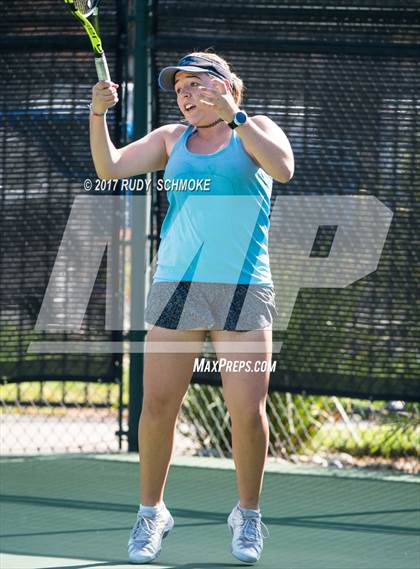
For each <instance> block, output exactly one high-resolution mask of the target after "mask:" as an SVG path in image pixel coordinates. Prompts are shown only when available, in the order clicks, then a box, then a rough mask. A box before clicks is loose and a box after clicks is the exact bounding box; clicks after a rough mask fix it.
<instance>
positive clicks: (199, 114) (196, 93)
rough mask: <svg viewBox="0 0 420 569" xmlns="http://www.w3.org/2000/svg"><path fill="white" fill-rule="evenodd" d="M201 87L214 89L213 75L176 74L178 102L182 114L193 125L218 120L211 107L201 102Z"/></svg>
mask: <svg viewBox="0 0 420 569" xmlns="http://www.w3.org/2000/svg"><path fill="white" fill-rule="evenodd" d="M200 85H202V86H204V87H211V88H214V83H213V81H212V79H211V75H209V74H208V73H205V72H203V73H197V72H192V71H178V72H177V73H176V74H175V86H174V88H175V93H176V100H177V103H178V106H179V108H180V110H181V112H182V114H183V115H184V117H185V118H186V119H187V120H188V122H190V123H191V124H199V123H200V122H203V119H204V120H208V121H212V120H214V119H215V118H217V114H216V113H215V111H213V110H212V108H211V107H210V106H209V105H206V104H205V103H202V102H200V98H201V92H200V91H201V90H200V89H199V86H200Z"/></svg>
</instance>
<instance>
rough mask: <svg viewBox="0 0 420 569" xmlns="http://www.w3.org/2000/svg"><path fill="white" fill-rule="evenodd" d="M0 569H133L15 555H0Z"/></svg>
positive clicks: (160, 568) (155, 567) (161, 568)
mask: <svg viewBox="0 0 420 569" xmlns="http://www.w3.org/2000/svg"><path fill="white" fill-rule="evenodd" d="M0 567H1V569H44V568H45V569H46V568H47V567H91V568H92V569H102V567H103V568H106V567H109V568H110V569H133V567H135V565H132V564H131V563H127V564H123V565H114V563H113V562H109V563H107V562H106V561H103V560H102V561H101V560H97V561H95V560H94V559H71V558H67V557H41V556H36V555H16V554H12V553H0ZM171 567H173V565H155V564H153V569H171Z"/></svg>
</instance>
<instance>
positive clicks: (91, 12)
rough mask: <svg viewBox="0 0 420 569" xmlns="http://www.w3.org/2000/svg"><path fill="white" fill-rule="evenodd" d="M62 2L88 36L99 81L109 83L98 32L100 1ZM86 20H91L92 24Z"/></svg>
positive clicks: (76, 0)
mask: <svg viewBox="0 0 420 569" xmlns="http://www.w3.org/2000/svg"><path fill="white" fill-rule="evenodd" d="M64 2H65V3H66V4H67V6H68V7H69V8H70V10H71V12H72V14H73V16H74V17H75V18H77V19H78V20H79V21H80V22H81V24H82V26H83V27H84V28H85V31H86V33H87V35H88V36H89V39H90V43H91V44H92V48H93V52H94V54H95V65H96V73H97V74H98V79H99V81H111V76H110V74H109V69H108V64H107V62H106V57H105V53H104V50H103V49H102V42H101V38H100V37H99V31H98V30H99V28H98V5H99V2H100V0H64ZM88 18H91V19H92V22H90V21H89V20H88Z"/></svg>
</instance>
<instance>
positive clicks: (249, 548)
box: [228, 504, 270, 563]
mask: <svg viewBox="0 0 420 569" xmlns="http://www.w3.org/2000/svg"><path fill="white" fill-rule="evenodd" d="M238 506H239V504H237V505H236V506H235V507H234V508H233V510H232V512H231V513H230V514H229V517H228V526H229V529H230V531H231V534H232V549H231V551H232V555H233V556H234V557H236V559H239V561H243V562H244V563H256V562H257V561H258V560H259V559H260V557H261V553H262V550H263V540H264V538H266V537H269V535H270V534H269V532H268V528H267V526H266V525H265V524H264V523H263V522H262V521H261V514H260V513H259V512H256V511H255V510H248V511H247V510H245V511H243V510H240V509H239V507H238ZM263 530H265V534H264V533H263Z"/></svg>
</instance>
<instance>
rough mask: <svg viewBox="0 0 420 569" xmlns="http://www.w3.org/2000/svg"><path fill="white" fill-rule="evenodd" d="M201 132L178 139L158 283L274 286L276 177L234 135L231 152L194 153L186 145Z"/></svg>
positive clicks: (168, 180)
mask: <svg viewBox="0 0 420 569" xmlns="http://www.w3.org/2000/svg"><path fill="white" fill-rule="evenodd" d="M195 130H196V129H195V127H193V126H192V125H190V126H188V128H187V129H186V130H185V131H184V132H183V133H182V135H181V136H180V137H179V139H178V140H177V142H176V143H175V145H174V147H173V150H172V152H171V155H170V157H169V160H168V163H167V165H166V169H165V172H164V177H163V181H161V182H163V184H164V186H163V188H161V189H160V190H159V191H165V193H166V195H167V197H168V201H169V209H168V211H167V213H166V216H165V219H164V221H163V224H162V228H161V232H160V237H161V242H160V246H159V251H158V264H157V269H156V272H155V274H154V276H153V282H165V281H166V282H168V281H175V282H179V281H197V282H209V283H226V284H259V285H264V286H268V287H273V280H272V277H271V271H270V263H269V256H268V231H269V225H270V219H269V214H270V197H271V191H272V186H273V179H272V177H271V176H269V175H268V174H267V173H266V172H265V171H264V170H263V169H262V168H259V167H258V166H257V165H256V164H255V163H254V161H253V160H252V159H251V158H250V157H249V155H248V154H247V153H246V151H245V149H244V147H243V145H242V141H241V139H240V137H239V135H238V134H237V133H236V132H235V131H234V130H232V133H231V138H230V142H229V144H228V145H227V146H226V147H225V148H222V149H221V150H219V151H217V152H214V153H213V154H194V153H193V152H190V150H188V148H187V144H186V142H187V139H188V137H189V136H190V135H191V134H192V133H193V132H194V131H195ZM165 188H166V189H165ZM170 188H172V189H170ZM206 188H207V191H206Z"/></svg>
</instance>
